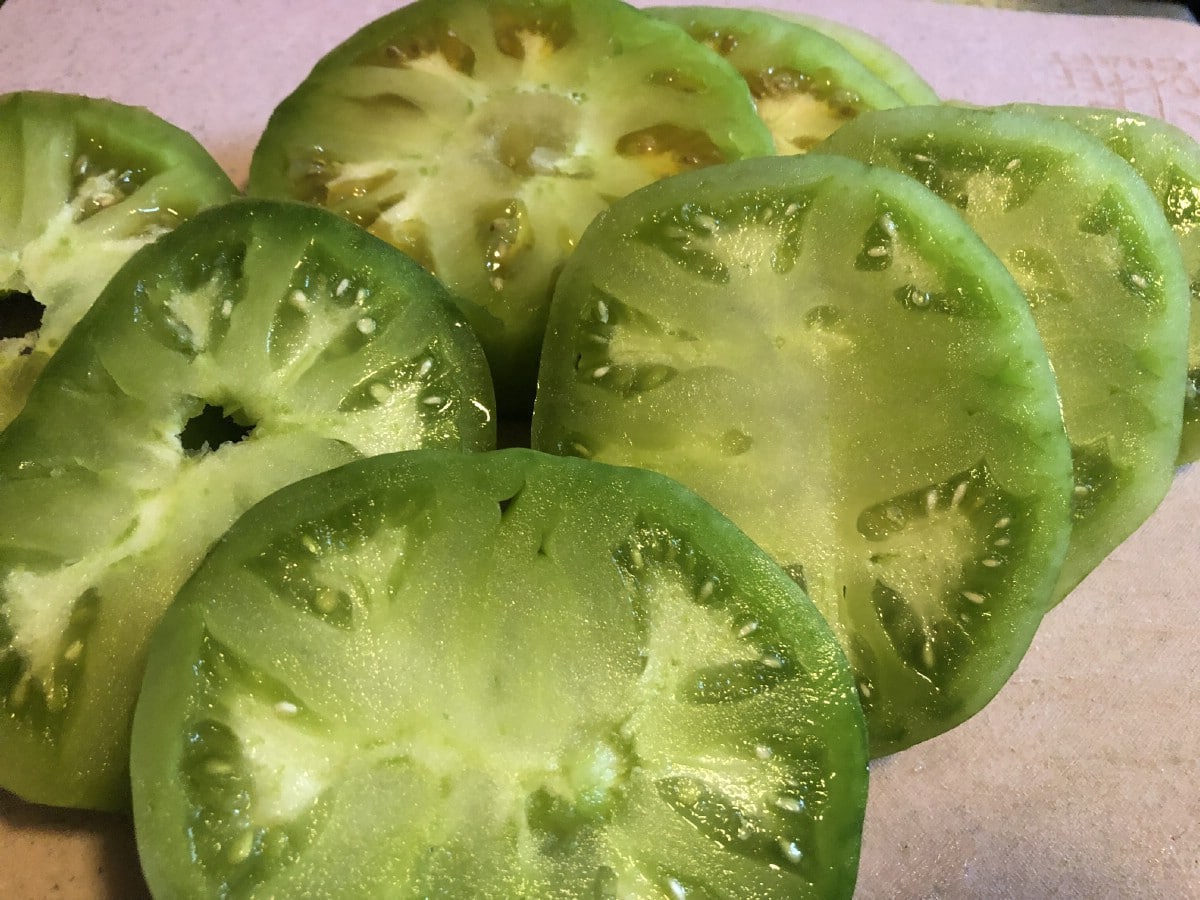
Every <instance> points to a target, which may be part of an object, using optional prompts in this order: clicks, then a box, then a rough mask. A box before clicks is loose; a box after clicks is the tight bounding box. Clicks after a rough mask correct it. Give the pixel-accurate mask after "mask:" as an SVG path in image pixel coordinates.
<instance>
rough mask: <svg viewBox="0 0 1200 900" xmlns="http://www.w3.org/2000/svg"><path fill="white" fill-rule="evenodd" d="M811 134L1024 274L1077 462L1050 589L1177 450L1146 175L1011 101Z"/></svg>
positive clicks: (1183, 374) (1175, 360)
mask: <svg viewBox="0 0 1200 900" xmlns="http://www.w3.org/2000/svg"><path fill="white" fill-rule="evenodd" d="M851 124H852V125H853V126H854V127H853V128H851V129H850V130H848V131H845V132H844V133H843V132H842V131H839V132H838V133H837V134H836V135H834V136H833V137H831V138H830V139H829V141H827V142H826V143H825V144H823V145H822V148H821V149H822V150H823V151H824V152H828V153H838V154H844V155H847V156H854V157H857V158H860V159H864V160H867V161H870V162H874V163H878V164H880V165H886V166H891V167H894V168H896V169H899V170H900V171H904V172H907V173H909V174H911V175H913V176H915V177H916V178H918V179H919V180H921V181H923V182H924V183H925V184H926V185H928V186H929V187H931V188H932V189H933V190H935V191H936V192H937V193H939V194H940V195H941V196H942V197H943V198H945V199H946V200H948V201H949V202H950V203H952V204H953V205H954V206H956V207H957V208H958V209H959V210H960V212H961V213H962V215H963V217H964V218H965V219H966V220H967V222H969V223H970V224H971V226H972V227H973V228H974V229H975V230H976V231H977V232H978V233H979V234H980V236H981V237H983V239H984V240H985V241H986V242H987V243H988V246H989V247H991V248H992V250H994V251H995V252H996V254H997V255H998V256H1000V258H1001V259H1002V260H1004V262H1005V264H1006V265H1007V266H1008V268H1009V270H1010V271H1011V272H1012V274H1013V276H1014V277H1015V278H1016V280H1017V283H1018V284H1020V285H1021V287H1022V289H1023V290H1024V292H1025V294H1026V296H1027V298H1028V299H1029V305H1030V308H1031V309H1032V310H1033V315H1034V319H1035V320H1036V321H1037V327H1038V331H1039V332H1040V333H1041V335H1042V341H1043V342H1044V343H1045V345H1046V350H1047V353H1048V354H1049V356H1050V361H1051V363H1052V364H1053V366H1054V374H1055V377H1056V379H1057V381H1058V389H1059V393H1060V395H1061V398H1062V407H1063V413H1064V416H1065V418H1066V423H1067V434H1068V436H1069V437H1070V440H1071V445H1072V454H1073V457H1074V464H1075V498H1074V525H1073V528H1072V535H1071V547H1070V550H1069V551H1068V553H1067V561H1066V563H1065V565H1064V566H1063V572H1062V576H1061V578H1060V581H1059V585H1058V588H1057V590H1056V594H1057V596H1058V597H1059V598H1060V599H1061V598H1062V597H1063V596H1065V595H1066V594H1067V593H1068V592H1069V591H1070V590H1071V589H1072V588H1073V587H1075V585H1076V584H1078V583H1079V581H1081V580H1082V579H1083V577H1084V576H1085V575H1087V574H1088V573H1089V572H1090V571H1091V570H1092V569H1094V568H1095V567H1096V566H1097V565H1098V564H1099V563H1100V562H1101V561H1102V560H1103V559H1104V558H1105V557H1106V556H1108V554H1109V553H1110V552H1111V551H1112V550H1113V549H1114V548H1115V547H1116V546H1117V545H1118V544H1119V543H1120V542H1121V541H1123V540H1124V539H1125V538H1126V537H1128V536H1129V534H1130V533H1132V532H1133V531H1134V529H1136V528H1137V527H1138V526H1139V525H1140V524H1141V523H1142V522H1143V521H1144V520H1145V519H1146V517H1147V516H1148V515H1150V513H1151V512H1153V511H1154V509H1155V508H1156V507H1157V506H1158V504H1159V502H1160V501H1161V500H1162V498H1163V496H1164V495H1165V494H1166V492H1167V489H1168V488H1169V487H1170V485H1171V480H1172V477H1173V475H1174V471H1175V460H1176V458H1177V456H1178V454H1179V446H1180V430H1181V427H1182V416H1183V405H1184V404H1183V397H1184V391H1185V384H1186V379H1187V341H1188V315H1189V305H1190V292H1189V288H1188V277H1187V272H1186V270H1185V268H1184V263H1183V258H1182V256H1181V253H1180V249H1179V245H1178V242H1177V241H1176V239H1175V235H1174V234H1173V233H1172V231H1171V227H1170V225H1169V224H1168V222H1167V221H1166V219H1165V218H1164V216H1163V213H1162V211H1161V209H1160V208H1159V206H1158V203H1157V201H1156V200H1155V198H1154V196H1153V195H1152V193H1151V192H1150V189H1149V188H1148V187H1147V186H1146V184H1145V183H1144V182H1143V181H1142V180H1141V178H1139V177H1138V175H1137V173H1136V172H1135V171H1134V170H1133V169H1132V168H1130V166H1129V165H1128V164H1127V163H1126V162H1125V161H1124V160H1122V159H1121V158H1120V157H1118V156H1117V155H1116V154H1114V153H1113V152H1112V151H1110V150H1108V149H1107V148H1105V147H1104V145H1103V144H1101V143H1100V142H1099V141H1097V140H1095V139H1094V138H1091V137H1089V136H1087V135H1085V134H1083V133H1082V132H1080V131H1078V130H1077V129H1075V128H1072V127H1071V126H1069V125H1066V124H1064V123H1061V122H1055V121H1052V120H1050V119H1047V118H1046V117H1043V116H1029V115H1023V114H1021V113H1018V112H1014V111H1012V110H1003V109H997V110H983V109H976V110H966V109H955V108H952V107H948V106H947V107H932V106H930V107H909V108H906V109H901V110H888V111H886V112H879V113H872V114H870V115H869V116H862V117H860V118H859V119H857V120H855V122H853V123H851Z"/></svg>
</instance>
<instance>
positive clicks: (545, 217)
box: [249, 0, 773, 419]
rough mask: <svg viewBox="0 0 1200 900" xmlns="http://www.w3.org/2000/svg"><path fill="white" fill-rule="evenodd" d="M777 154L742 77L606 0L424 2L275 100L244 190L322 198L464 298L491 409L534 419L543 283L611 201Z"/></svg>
mask: <svg viewBox="0 0 1200 900" xmlns="http://www.w3.org/2000/svg"><path fill="white" fill-rule="evenodd" d="M772 152H773V144H772V141H771V136H770V134H769V132H768V131H767V130H766V127H765V126H764V125H763V124H762V122H761V121H760V120H759V119H758V117H757V116H756V114H755V112H754V105H753V102H752V100H751V98H750V95H749V93H748V91H747V89H746V86H745V84H744V83H742V81H741V79H740V78H738V76H737V73H736V72H735V71H733V69H732V68H731V67H730V66H729V65H728V64H727V63H725V62H724V61H723V60H721V59H720V58H718V57H717V56H716V55H715V54H713V53H711V52H710V51H708V50H707V49H706V48H704V47H700V46H697V45H696V44H695V42H693V41H692V40H691V39H690V38H688V36H687V35H686V34H684V33H682V32H681V31H680V30H679V29H677V28H675V27H673V26H671V25H668V24H667V23H664V22H660V21H658V20H656V19H653V18H651V17H650V16H648V15H645V14H643V13H641V12H639V11H638V10H636V9H634V8H632V7H630V6H627V5H626V4H624V3H621V2H618V0H417V2H415V3H411V4H409V5H407V6H405V7H403V8H402V9H399V10H397V11H396V12H394V13H392V14H390V15H388V16H385V17H384V18H382V19H380V20H378V21H376V22H374V23H372V24H370V25H368V26H367V27H366V28H364V29H363V30H361V31H360V32H358V33H357V34H355V35H354V36H353V37H351V38H349V39H348V40H347V41H346V42H345V43H343V44H342V45H341V46H339V47H338V48H336V49H335V50H333V51H332V52H331V53H330V54H329V55H328V56H326V57H325V58H324V59H323V60H322V61H321V62H319V63H318V64H317V66H316V67H315V68H314V69H313V71H312V73H311V74H310V75H309V76H308V78H306V79H305V81H304V82H303V84H301V85H300V87H298V88H297V89H296V91H295V92H294V93H293V94H292V95H291V96H290V97H288V98H287V99H286V100H284V101H283V103H281V104H280V106H279V107H278V108H277V109H276V111H275V113H274V114H273V115H272V117H271V120H270V123H269V124H268V126H267V130H266V133H265V134H264V135H263V137H262V139H261V141H260V143H259V145H258V147H257V149H256V150H255V153H254V158H253V161H252V164H251V168H250V185H249V191H250V193H252V194H256V195H262V196H270V197H290V198H296V199H300V200H304V201H308V202H313V203H317V204H320V205H322V206H325V207H328V208H330V209H333V210H335V211H337V212H338V213H340V214H342V215H344V216H346V217H348V218H350V219H352V220H354V221H355V222H357V223H359V224H360V225H362V226H363V227H365V228H368V229H369V230H370V231H371V232H372V233H374V234H376V235H378V236H379V237H382V238H384V239H385V240H387V241H390V242H391V243H392V244H394V245H395V246H397V247H399V248H400V249H402V250H404V251H406V252H408V253H410V254H411V255H412V256H413V257H415V258H416V259H417V260H418V261H419V262H421V263H422V264H424V265H425V266H426V267H427V268H429V269H430V270H431V271H433V272H434V273H435V274H437V275H438V276H439V277H440V278H441V279H442V280H443V281H444V282H445V283H446V284H447V285H448V286H449V287H450V289H451V290H452V291H453V292H454V293H455V294H456V295H457V296H458V297H459V299H460V303H461V307H462V309H463V311H464V313H465V315H466V316H467V319H468V321H469V322H470V323H471V326H472V327H473V328H474V329H475V331H476V333H477V334H478V335H479V337H480V340H481V342H482V343H483V346H484V349H485V350H486V351H487V354H488V359H489V361H490V363H491V367H492V373H493V376H494V378H495V380H496V393H497V398H498V401H499V403H500V407H501V412H502V414H504V415H506V416H507V415H509V412H510V411H511V414H512V415H513V416H514V417H520V416H524V417H525V418H526V419H527V418H528V415H529V407H530V405H531V403H532V397H533V390H534V381H535V377H536V374H537V360H538V353H539V349H540V347H541V340H542V334H543V331H544V329H545V321H546V310H547V308H548V307H549V304H550V294H551V291H552V288H553V282H554V278H555V277H556V275H557V272H558V269H559V267H560V265H561V263H562V261H563V259H564V258H565V257H566V256H567V255H568V253H569V252H570V251H571V249H572V247H574V245H575V241H576V240H577V239H578V237H579V235H580V234H581V233H582V232H583V230H584V228H585V227H586V226H587V224H588V222H590V221H591V219H592V218H593V217H594V216H595V215H596V213H598V212H599V211H600V210H601V209H603V208H604V207H605V206H606V205H607V204H608V203H609V202H610V201H611V200H612V199H614V198H616V197H620V196H623V195H624V194H627V193H629V192H630V191H632V190H634V189H636V188H638V187H641V186H642V185H644V184H646V183H648V182H650V181H653V180H655V179H657V178H659V177H661V176H663V175H667V174H672V173H675V172H678V171H680V170H683V169H688V168H694V167H697V166H703V165H708V164H711V163H717V162H724V161H728V160H733V159H740V158H742V157H745V156H754V155H766V154H770V153H772Z"/></svg>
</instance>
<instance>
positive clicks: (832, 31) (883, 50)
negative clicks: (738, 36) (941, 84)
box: [764, 9, 941, 106]
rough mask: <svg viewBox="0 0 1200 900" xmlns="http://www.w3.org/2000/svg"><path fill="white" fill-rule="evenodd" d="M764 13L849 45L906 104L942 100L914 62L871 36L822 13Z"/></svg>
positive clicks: (854, 54) (914, 104) (873, 72)
mask: <svg viewBox="0 0 1200 900" xmlns="http://www.w3.org/2000/svg"><path fill="white" fill-rule="evenodd" d="M764 12H767V13H770V14H771V15H774V16H778V17H779V18H781V19H787V20H788V21H790V22H796V23H797V24H800V25H804V26H807V27H808V28H811V29H813V30H814V31H819V32H821V34H823V35H825V36H826V37H830V38H833V40H835V41H837V42H838V43H839V44H841V45H842V46H843V47H845V48H846V50H847V51H849V53H850V55H851V56H853V57H854V58H855V59H857V60H858V61H859V62H860V63H862V64H863V65H864V66H866V67H867V69H869V70H870V72H871V73H872V74H873V75H875V77H877V78H879V79H880V80H881V81H883V82H884V83H885V84H887V85H888V87H890V88H891V89H892V90H894V91H895V92H896V93H897V94H899V95H900V99H901V100H903V101H904V102H905V103H906V104H908V105H910V106H924V105H926V104H929V103H940V102H941V100H940V98H939V97H938V95H937V92H936V91H934V89H933V88H932V87H931V86H930V84H929V82H927V81H926V80H925V79H924V78H922V77H921V74H920V73H919V72H918V71H917V70H916V69H914V68H913V65H912V63H911V62H909V61H908V60H907V59H905V58H904V57H903V56H901V55H900V54H899V53H897V52H896V51H895V50H893V49H892V48H891V47H889V46H888V45H887V44H885V43H883V42H882V41H880V40H878V39H876V38H874V37H872V36H871V35H869V34H867V33H865V32H862V31H859V30H858V29H857V28H851V27H850V26H849V25H843V24H842V23H841V22H834V21H833V20H831V19H825V18H822V17H820V16H809V15H804V14H803V13H793V12H785V11H783V10H777V9H770V10H764Z"/></svg>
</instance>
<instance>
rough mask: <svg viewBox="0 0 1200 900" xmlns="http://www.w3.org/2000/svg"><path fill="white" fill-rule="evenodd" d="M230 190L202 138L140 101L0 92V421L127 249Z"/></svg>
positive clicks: (14, 409)
mask: <svg viewBox="0 0 1200 900" xmlns="http://www.w3.org/2000/svg"><path fill="white" fill-rule="evenodd" d="M236 193H237V191H236V189H235V188H234V186H233V184H232V183H231V182H230V181H229V179H228V177H226V175H225V173H224V172H222V171H221V169H220V167H219V166H218V165H217V164H216V162H214V161H213V159H212V157H210V156H209V155H208V153H207V152H206V151H205V150H204V148H203V147H201V146H200V145H199V144H197V143H196V141H195V140H194V139H193V138H192V137H191V136H190V135H188V134H186V133H185V132H183V131H180V130H179V129H178V128H176V127H174V126H173V125H169V124H168V123H166V122H164V121H163V120H162V119H160V118H158V117H157V116H155V115H153V114H152V113H150V112H148V111H147V110H144V109H139V108H136V107H131V106H122V105H120V104H117V103H113V102H111V101H108V100H94V99H90V98H87V97H78V96H74V95H66V94H49V93H37V92H28V93H16V94H7V95H0V428H3V427H4V426H5V425H7V424H8V423H9V422H10V421H11V420H12V418H13V416H15V415H16V414H17V413H18V412H19V411H20V409H21V407H22V406H23V405H24V403H25V397H26V395H27V394H28V393H29V388H30V386H31V385H32V384H33V382H34V380H35V379H36V378H37V376H38V374H39V373H40V372H41V371H42V368H43V367H44V366H45V365H46V361H47V360H48V359H49V358H50V357H51V356H53V355H54V353H55V352H56V351H57V350H58V348H59V346H60V345H61V344H62V342H63V340H64V338H65V337H66V336H67V333H68V332H69V331H70V330H71V329H72V328H73V327H74V325H75V323H76V322H78V321H79V319H80V318H81V317H82V316H83V314H84V313H85V312H87V310H88V307H90V306H91V304H92V301H94V300H95V299H96V297H97V296H98V295H99V293H100V291H101V289H103V287H104V285H105V284H107V283H108V279H109V278H111V277H112V275H113V273H114V272H116V271H117V269H118V268H120V266H121V264H122V263H124V262H125V260H127V259H129V257H130V256H132V255H133V253H134V251H136V250H137V249H138V248H140V247H142V246H143V245H145V244H148V243H149V242H151V241H152V240H154V239H155V238H157V237H158V236H159V235H161V234H163V233H165V232H167V231H170V230H171V229H173V228H175V227H176V226H177V225H178V224H179V223H180V222H182V221H183V220H185V219H187V218H188V217H190V216H192V215H194V214H195V213H197V212H198V211H199V210H201V209H204V208H206V207H209V206H214V205H216V204H218V203H223V202H225V201H227V200H230V199H232V198H233V197H234V195H235V194H236Z"/></svg>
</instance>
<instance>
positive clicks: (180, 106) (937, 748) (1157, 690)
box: [0, 0, 1200, 900]
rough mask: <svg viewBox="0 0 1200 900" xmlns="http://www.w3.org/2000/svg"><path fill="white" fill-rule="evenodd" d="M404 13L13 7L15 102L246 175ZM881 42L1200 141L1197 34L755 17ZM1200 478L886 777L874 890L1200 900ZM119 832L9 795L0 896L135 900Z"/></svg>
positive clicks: (985, 87)
mask: <svg viewBox="0 0 1200 900" xmlns="http://www.w3.org/2000/svg"><path fill="white" fill-rule="evenodd" d="M394 5H395V4H394V2H393V0H358V2H356V3H354V4H353V5H350V4H343V3H340V2H338V0H310V2H305V3H286V2H283V0H254V2H251V0H212V2H210V3H205V4H200V3H194V2H191V0H125V2H122V3H117V2H115V0H90V2H86V3H85V2H80V0H8V2H6V3H4V4H3V8H2V9H0V59H2V60H3V61H4V62H3V66H0V92H3V91H7V90H14V89H19V88H52V89H59V90H70V91H77V92H83V93H89V94H95V95H104V96H109V97H112V98H114V99H118V100H121V101H123V102H127V103H135V104H141V105H145V106H148V107H150V108H151V109H153V110H154V111H155V112H157V113H158V114H160V115H162V116H164V117H166V118H168V119H170V120H172V121H173V122H175V123H176V124H178V125H181V126H182V127H184V128H187V129H189V130H191V131H192V132H193V133H195V134H196V135H197V136H198V137H199V139H200V140H201V141H202V142H203V143H204V144H205V145H206V146H208V147H209V149H210V150H211V151H212V152H213V153H214V155H216V157H217V158H218V159H219V160H220V162H221V163H222V164H223V165H224V166H225V167H226V168H227V169H228V171H229V172H230V173H231V174H232V175H233V177H234V178H235V179H237V180H242V179H244V176H245V172H246V166H247V161H248V158H249V154H250V151H251V149H252V147H253V145H254V142H255V140H256V138H257V135H258V133H259V131H260V130H261V128H262V126H263V124H264V123H265V120H266V116H267V114H268V113H269V111H270V109H271V108H272V107H273V105H274V104H275V103H276V102H277V101H278V100H279V99H280V98H282V97H283V96H284V94H286V93H287V91H288V90H289V89H290V88H291V87H292V86H293V85H294V84H295V83H296V82H297V81H298V80H299V79H300V78H301V77H303V75H304V74H305V73H306V72H307V70H308V68H309V67H310V66H311V64H312V63H313V62H314V61H315V60H316V58H317V57H318V56H320V55H321V53H322V52H324V51H325V50H326V49H328V48H329V47H331V46H333V44H335V43H337V42H338V41H339V40H341V39H342V38H344V37H345V36H347V35H349V34H350V33H351V32H353V31H354V30H355V29H356V28H357V27H358V26H359V25H360V24H362V23H364V22H366V21H368V20H370V19H372V18H374V17H376V16H378V15H380V14H382V13H383V12H385V11H387V10H390V9H391V8H393V6H394ZM754 5H758V6H777V7H780V8H784V9H792V10H798V11H807V12H815V13H819V14H824V15H827V16H829V17H830V18H837V19H841V20H843V21H846V22H848V23H850V24H853V25H857V26H858V27H860V28H862V29H864V30H866V31H869V32H871V33H873V34H875V35H877V36H879V37H881V38H883V39H885V40H886V41H888V42H889V43H890V44H891V45H892V46H893V47H894V48H895V49H896V50H898V51H899V52H901V53H902V54H904V55H905V56H907V57H908V58H909V59H910V60H911V61H912V62H913V63H914V65H915V66H916V67H917V68H918V70H920V71H921V72H922V74H924V75H925V77H926V78H927V79H928V80H929V81H930V82H931V83H932V84H933V85H934V87H935V88H937V89H938V90H939V92H940V93H941V94H942V95H943V96H945V97H950V98H957V99H963V100H967V101H971V102H975V103H996V102H1004V101H1009V100H1027V101H1035V102H1054V103H1075V104H1090V105H1110V106H1120V107H1126V108H1130V109H1135V110H1137V111H1140V112H1146V113H1150V114H1153V115H1158V116H1161V117H1163V118H1166V119H1168V120H1169V121H1172V122H1173V123H1175V124H1176V125H1179V126H1180V127H1182V128H1184V129H1185V130H1187V131H1189V132H1190V133H1192V134H1193V135H1196V136H1200V28H1198V27H1197V26H1193V25H1188V24H1184V23H1181V22H1176V21H1168V20H1155V19H1133V18H1117V17H1103V16H1086V17H1083V16H1078V17H1077V16H1061V15H1045V14H1040V13H1029V12H1013V11H1006V10H994V9H981V8H975V7H966V6H950V5H945V4H941V3H934V2H927V0H855V2H854V3H848V2H840V0H836V2H835V0H773V2H771V0H765V2H764V0H757V2H756V3H755V4H754ZM1198 513H1200V467H1193V468H1192V469H1190V470H1188V471H1185V472H1183V473H1181V474H1180V475H1179V476H1178V477H1177V479H1176V484H1175V487H1174V488H1173V490H1172V491H1171V493H1170V495H1169V496H1168V498H1167V500H1166V502H1165V503H1164V504H1163V506H1162V507H1161V508H1160V510H1159V511H1158V513H1157V514H1156V515H1155V516H1154V517H1153V518H1152V519H1151V520H1150V521H1149V522H1147V523H1146V525H1145V526H1144V527H1143V528H1142V529H1141V530H1140V531H1139V532H1138V533H1137V534H1135V535H1134V536H1133V537H1132V538H1131V539H1130V540H1128V541H1127V542H1126V543H1125V544H1124V545H1123V546H1122V547H1120V548H1119V549H1118V550H1117V551H1116V552H1115V553H1114V554H1113V555H1112V557H1111V558H1110V559H1109V560H1108V561H1107V562H1105V563H1104V564H1103V565H1102V566H1101V567H1100V568H1099V569H1097V570H1096V571H1095V572H1094V573H1093V574H1092V576H1090V577H1089V578H1088V579H1087V580H1086V581H1085V582H1084V583H1083V585H1081V586H1080V588H1079V589H1078V590H1077V591H1076V592H1075V593H1074V594H1073V595H1072V596H1070V597H1069V598H1068V599H1067V600H1066V601H1065V602H1064V603H1063V604H1062V605H1061V606H1060V607H1059V608H1058V609H1056V610H1055V611H1054V612H1052V613H1051V614H1050V615H1049V616H1048V617H1047V618H1046V620H1045V622H1044V623H1043V626H1042V628H1041V630H1040V632H1039V634H1038V636H1037V638H1036V639H1035V641H1034V644H1033V646H1032V648H1031V650H1030V651H1029V654H1028V656H1027V657H1026V659H1025V662H1024V664H1023V665H1022V666H1021V668H1020V670H1019V671H1018V672H1017V674H1016V675H1015V676H1014V677H1013V679H1012V680H1011V682H1010V683H1009V684H1008V685H1007V686H1006V687H1005V688H1004V690H1003V691H1002V692H1001V694H1000V696H999V697H998V698H997V699H996V700H995V701H994V702H993V703H992V704H991V705H990V706H989V707H988V708H987V709H986V710H985V711H984V712H982V713H981V714H979V715H978V716H976V717H975V718H974V719H972V720H971V721H969V722H967V723H966V724H965V725H963V726H961V727H960V728H958V729H956V730H955V731H953V732H951V733H950V734H947V735H944V736H943V737H941V738H938V739H936V740H933V741H930V742H928V743H927V744H924V745H922V746H919V747H916V748H913V749H912V750H909V751H906V752H904V753H901V754H898V755H896V756H894V757H891V758H888V759H884V760H881V761H879V762H877V763H876V764H875V765H874V766H873V767H872V786H871V800H870V806H869V810H868V817H867V825H866V832H865V836H864V844H863V861H862V870H861V876H860V880H859V891H858V896H859V897H861V898H863V900H867V898H872V900H873V898H880V900H883V898H912V900H918V898H921V900H924V898H1014V900H1015V898H1051V897H1056V898H1096V900H1103V898H1113V900H1116V898H1122V900H1124V898H1163V900H1168V898H1169V900H1186V898H1200V764H1198V762H1197V755H1198V754H1197V747H1198V746H1200V661H1198V660H1200V651H1198V646H1200V557H1198V554H1197V547H1198V546H1200V514H1198ZM144 891H145V888H144V886H143V885H141V884H140V881H139V877H138V874H137V865H136V855H135V851H134V847H133V842H132V835H131V829H130V827H129V825H128V823H127V822H126V821H125V820H123V819H121V818H120V817H111V816H93V815H87V814H81V813H74V812H61V811H55V810H47V809H41V808H35V807H30V806H27V805H25V804H22V803H20V802H19V801H17V800H15V799H14V798H11V797H9V796H5V795H0V897H3V898H25V897H30V898H33V897H48V896H53V897H97V898H136V897H138V896H141V895H143V894H144Z"/></svg>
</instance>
